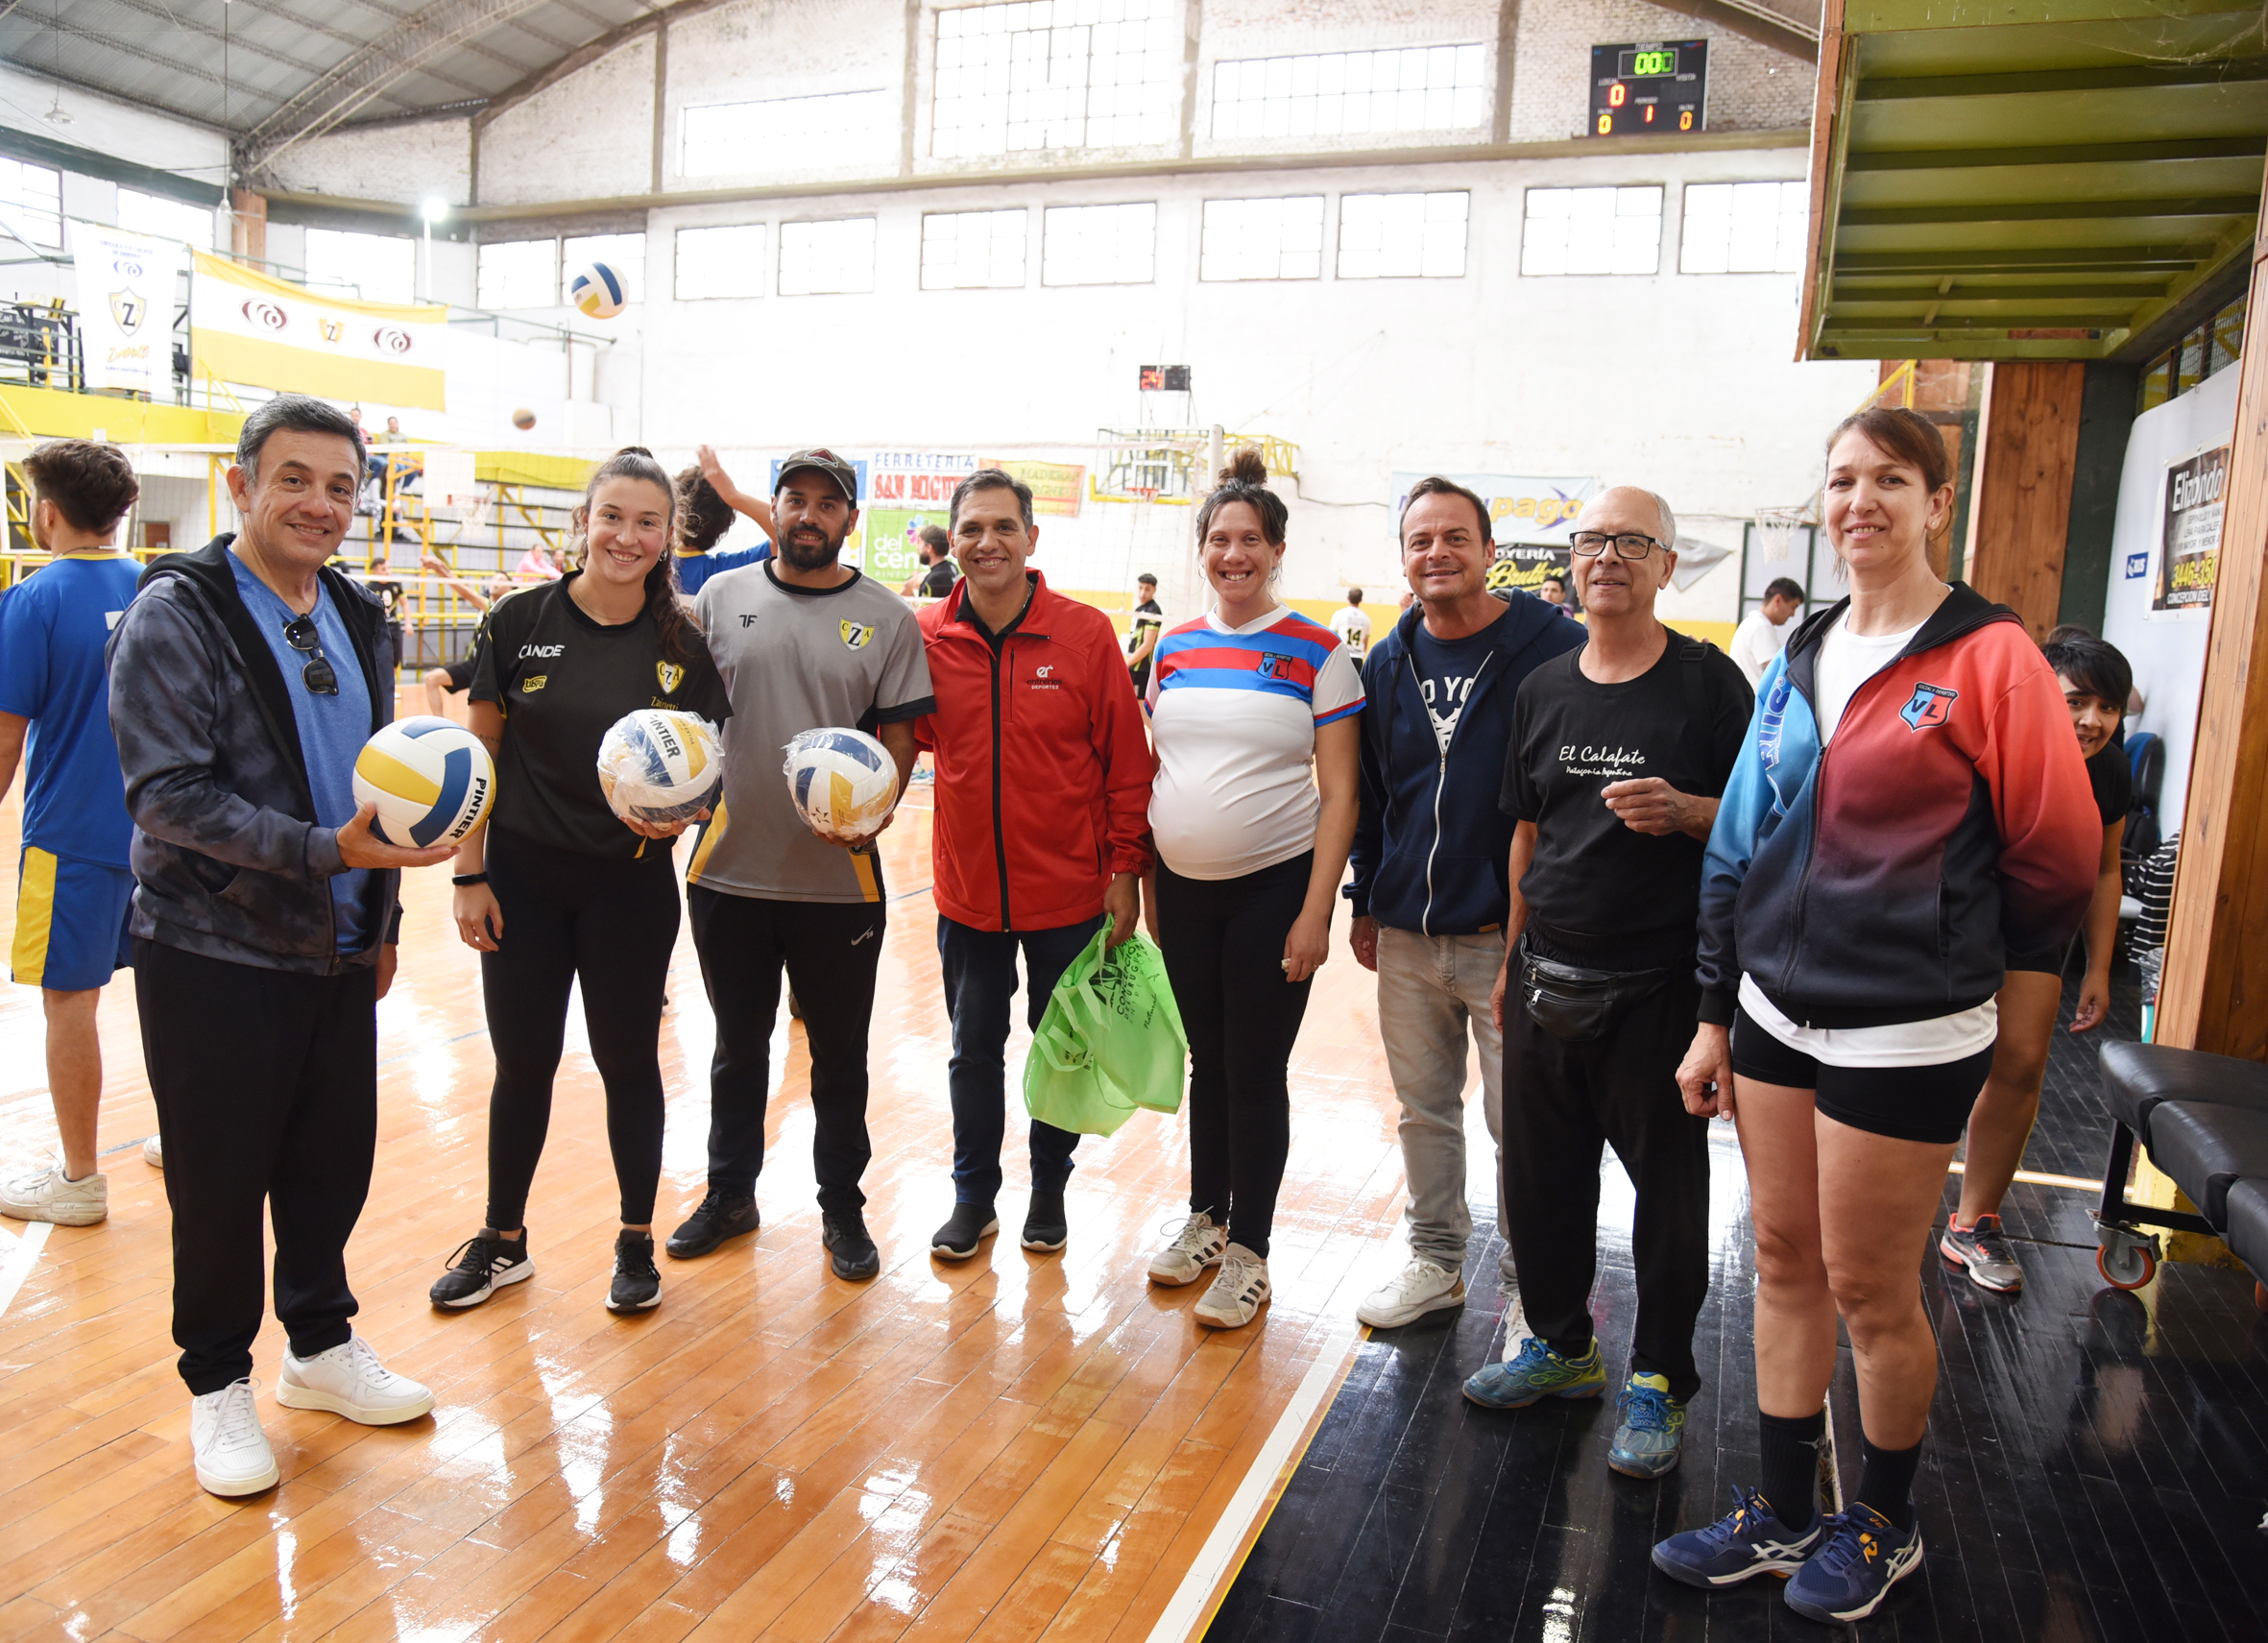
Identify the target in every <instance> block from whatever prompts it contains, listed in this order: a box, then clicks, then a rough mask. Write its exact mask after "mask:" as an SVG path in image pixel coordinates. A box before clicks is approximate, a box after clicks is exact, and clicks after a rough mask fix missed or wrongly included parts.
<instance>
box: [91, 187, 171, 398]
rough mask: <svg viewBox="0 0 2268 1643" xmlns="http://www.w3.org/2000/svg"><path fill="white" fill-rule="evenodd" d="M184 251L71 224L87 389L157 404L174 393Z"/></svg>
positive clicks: (143, 236)
mask: <svg viewBox="0 0 2268 1643" xmlns="http://www.w3.org/2000/svg"><path fill="white" fill-rule="evenodd" d="M182 249H183V248H182V246H181V243H180V242H179V241H178V240H161V239H152V238H151V237H150V236H149V235H147V234H129V233H121V232H120V231H119V230H116V229H108V228H105V227H103V226H102V225H101V224H100V223H83V222H80V221H79V220H78V219H77V218H73V219H72V221H71V260H72V262H73V263H74V264H75V265H76V267H77V270H78V275H79V336H80V344H81V347H82V348H83V349H84V353H85V366H86V385H87V387H89V388H94V389H104V388H126V389H131V390H133V392H135V393H137V394H146V395H148V396H150V397H151V398H152V399H157V397H158V391H159V390H160V389H166V390H170V389H171V388H172V386H173V297H174V283H175V279H176V278H177V277H178V276H179V275H180V273H181V252H182ZM166 397H167V398H171V395H170V393H169V394H167V396H166Z"/></svg>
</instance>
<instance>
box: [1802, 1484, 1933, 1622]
mask: <svg viewBox="0 0 2268 1643" xmlns="http://www.w3.org/2000/svg"><path fill="white" fill-rule="evenodd" d="M1920 1566H1921V1525H1920V1524H1918V1523H1917V1524H1915V1526H1914V1527H1913V1528H1911V1529H1900V1528H1899V1527H1898V1526H1897V1525H1896V1524H1894V1523H1893V1522H1891V1521H1890V1519H1889V1518H1887V1517H1884V1516H1883V1515H1882V1514H1881V1513H1880V1512H1878V1511H1876V1510H1874V1509H1873V1508H1872V1507H1870V1506H1868V1505H1866V1504H1865V1503H1864V1502H1861V1501H1853V1502H1852V1503H1851V1507H1850V1510H1848V1511H1846V1512H1840V1513H1838V1514H1837V1515H1835V1516H1833V1517H1830V1518H1828V1519H1827V1542H1826V1544H1825V1545H1824V1546H1822V1547H1821V1548H1820V1550H1819V1552H1818V1553H1817V1554H1816V1555H1815V1556H1814V1557H1813V1558H1811V1560H1810V1561H1809V1562H1807V1563H1805V1564H1804V1565H1803V1567H1802V1568H1800V1569H1798V1570H1797V1571H1796V1578H1795V1579H1794V1580H1792V1581H1790V1582H1789V1583H1788V1607H1790V1608H1792V1609H1794V1610H1795V1611H1796V1612H1797V1613H1798V1614H1800V1615H1802V1616H1803V1617H1804V1618H1805V1619H1806V1620H1823V1621H1825V1622H1827V1623H1828V1624H1829V1625H1833V1624H1834V1623H1836V1622H1837V1621H1843V1620H1864V1619H1866V1617H1867V1616H1868V1615H1870V1614H1872V1613H1873V1612H1874V1610H1875V1609H1876V1608H1877V1607H1880V1606H1881V1603H1882V1600H1883V1599H1884V1598H1886V1597H1888V1596H1889V1595H1890V1588H1891V1587H1892V1586H1893V1585H1894V1584H1896V1583H1898V1582H1899V1581H1902V1580H1904V1579H1905V1578H1906V1577H1907V1576H1908V1575H1910V1574H1912V1573H1913V1572H1914V1571H1915V1570H1916V1569H1918V1568H1919V1567H1920Z"/></svg>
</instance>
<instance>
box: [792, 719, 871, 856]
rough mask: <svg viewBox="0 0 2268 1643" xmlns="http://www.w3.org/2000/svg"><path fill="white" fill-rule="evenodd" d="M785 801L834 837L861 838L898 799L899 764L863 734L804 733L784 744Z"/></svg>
mask: <svg viewBox="0 0 2268 1643" xmlns="http://www.w3.org/2000/svg"><path fill="white" fill-rule="evenodd" d="M784 768H785V771H786V775H787V793H788V797H790V798H791V799H793V800H794V801H795V808H796V809H799V810H801V811H802V812H803V814H804V819H805V820H806V821H808V823H809V824H810V825H811V826H812V827H814V828H816V829H817V830H818V831H819V832H821V833H824V834H832V836H834V837H836V838H863V837H865V836H866V834H870V833H872V832H873V831H874V830H875V829H876V828H878V827H880V826H881V824H882V818H883V817H884V816H886V815H888V814H889V813H890V807H891V805H893V804H894V803H896V802H897V798H898V761H896V760H895V759H892V758H891V757H890V750H889V749H888V748H886V747H884V746H883V745H882V744H881V742H879V741H877V740H876V739H875V738H874V737H871V736H868V735H867V734H866V733H865V732H864V731H862V730H807V731H805V732H804V733H803V734H802V735H801V736H799V737H796V738H795V739H794V740H792V741H790V742H789V743H788V744H787V762H786V765H785V766H784Z"/></svg>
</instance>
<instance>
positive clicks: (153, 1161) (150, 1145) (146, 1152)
mask: <svg viewBox="0 0 2268 1643" xmlns="http://www.w3.org/2000/svg"><path fill="white" fill-rule="evenodd" d="M142 1162H143V1163H145V1164H147V1165H149V1166H150V1168H151V1169H153V1170H162V1169H164V1168H165V1137H164V1136H162V1135H153V1136H151V1137H150V1139H149V1140H147V1141H145V1142H143V1143H142Z"/></svg>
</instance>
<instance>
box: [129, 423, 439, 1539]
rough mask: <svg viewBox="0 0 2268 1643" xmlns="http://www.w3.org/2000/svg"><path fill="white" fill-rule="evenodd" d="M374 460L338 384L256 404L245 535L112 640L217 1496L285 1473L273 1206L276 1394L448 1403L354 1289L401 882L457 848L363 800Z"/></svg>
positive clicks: (157, 1055) (178, 1283) (177, 1238)
mask: <svg viewBox="0 0 2268 1643" xmlns="http://www.w3.org/2000/svg"><path fill="white" fill-rule="evenodd" d="M365 454H366V453H365V448H364V446H363V443H362V436H361V433H360V431H359V430H358V429H357V428H356V426H355V424H354V423H352V422H351V421H350V419H349V418H348V417H347V416H346V415H345V414H344V413H342V412H340V411H339V410H338V409H336V408H335V407H334V406H331V405H328V404H326V403H325V402H323V401H322V400H320V399H307V398H304V397H303V396H301V395H297V394H283V395H278V396H277V398H275V399H270V400H268V401H266V402H265V403H264V404H261V405H260V406H258V407H256V408H255V409H254V410H253V413H252V415H251V416H249V417H247V418H246V419H245V423H244V429H243V432H242V433H241V434H240V435H239V436H238V439H237V442H236V465H235V466H234V467H233V468H231V469H229V495H230V497H231V498H232V499H233V500H234V501H235V503H236V507H237V510H238V513H239V514H240V516H241V517H242V519H243V528H242V529H241V530H240V531H238V532H236V533H235V534H234V535H232V536H229V535H224V536H219V537H215V538H214V539H213V540H212V542H210V543H209V544H206V545H205V547H203V548H201V549H199V550H198V551H196V552H194V553H177V554H170V555H168V556H166V557H165V558H163V559H160V560H157V561H156V562H155V563H154V564H152V565H151V567H150V568H149V569H148V570H147V571H145V572H144V573H143V575H142V579H141V588H140V592H138V593H137V594H136V595H135V597H134V599H133V603H132V604H130V605H129V606H127V608H126V613H125V615H124V616H123V617H121V618H120V620H119V622H118V626H117V628H116V630H115V631H114V632H113V633H112V635H111V638H110V646H109V666H110V728H111V731H112V733H113V734H114V735H115V736H116V737H117V740H118V759H119V764H120V767H121V769H122V771H123V773H124V775H125V778H126V808H127V809H128V811H129V812H130V813H131V814H132V815H133V822H134V836H133V850H132V861H133V875H134V881H135V887H134V895H133V923H132V933H133V962H134V971H135V981H134V1001H135V1003H136V1005H137V1006H138V1008H139V1011H140V1014H141V1023H142V1051H143V1060H144V1063H145V1064H146V1066H147V1068H148V1070H149V1076H150V1093H151V1095H152V1097H153V1098H155V1099H156V1101H157V1123H158V1128H159V1131H160V1133H161V1134H162V1135H163V1136H164V1139H165V1196H166V1197H167V1199H168V1200H169V1201H170V1202H171V1204H172V1206H173V1218H174V1230H173V1246H174V1264H173V1336H174V1341H175V1342H176V1343H177V1344H178V1345H179V1346H180V1347H181V1362H180V1369H181V1379H182V1380H183V1381H184V1382H186V1383H187V1384H188V1388H189V1393H190V1398H191V1402H190V1406H189V1442H190V1447H191V1450H192V1452H193V1454H194V1455H195V1458H196V1468H197V1481H198V1482H199V1483H200V1484H202V1485H203V1486H205V1488H207V1489H209V1490H211V1491H212V1492H213V1493H215V1494H219V1495H247V1494H256V1493H258V1492H260V1491H261V1490H263V1489H267V1488H271V1487H273V1486H275V1484H276V1483H277V1465H276V1458H275V1455H274V1453H273V1451H271V1450H270V1448H269V1446H268V1440H267V1438H266V1437H265V1436H264V1435H263V1434H262V1433H261V1430H260V1422H259V1415H258V1413H257V1411H256V1409H255V1407H254V1405H253V1382H252V1380H251V1374H252V1367H253V1356H252V1347H253V1339H254V1338H255V1337H256V1336H257V1335H258V1334H259V1330H260V1313H261V1299H262V1297H261V1292H262V1290H263V1289H264V1288H265V1287H266V1286H265V1283H264V1281H263V1280H264V1276H265V1271H264V1268H265V1260H266V1251H265V1248H264V1244H263V1239H262V1229H261V1224H260V1223H261V1219H262V1215H263V1212H265V1213H266V1215H267V1216H268V1217H269V1218H270V1219H271V1220H272V1221H273V1223H274V1226H275V1231H276V1313H277V1319H278V1320H279V1321H280V1322H281V1323H282V1324H283V1326H284V1329H285V1331H286V1332H287V1334H288V1336H289V1340H290V1345H289V1347H288V1349H287V1350H286V1351H285V1353H284V1357H283V1365H282V1369H281V1372H280V1373H279V1374H278V1375H277V1381H276V1399H277V1402H278V1403H282V1404H286V1405H289V1406H291V1407H292V1408H295V1409H320V1410H327V1411H329V1412H330V1413H334V1414H341V1415H344V1416H346V1417H347V1418H348V1419H350V1420H354V1421H359V1422H361V1423H362V1424H364V1425H366V1426H388V1425H394V1424H396V1423H398V1422H401V1421H406V1420H415V1419H417V1418H418V1417H419V1416H420V1415H422V1414H424V1413H426V1412H427V1411H429V1410H431V1409H432V1407H433V1394H432V1393H431V1392H430V1391H428V1390H426V1389H425V1388H423V1387H422V1386H420V1385H419V1384H418V1383H417V1382H415V1381H412V1380H409V1379H408V1378H406V1377H404V1376H401V1375H397V1374H395V1373H393V1372H392V1371H391V1370H389V1369H388V1368H386V1366H385V1365H383V1364H381V1363H380V1362H379V1361H378V1357H377V1354H376V1353H375V1352H374V1351H373V1350H372V1349H371V1347H370V1345H369V1343H368V1342H367V1341H364V1340H363V1339H362V1338H361V1337H360V1336H358V1335H356V1334H355V1333H354V1329H353V1325H352V1323H351V1321H350V1320H351V1319H352V1318H353V1317H354V1315H355V1312H356V1310H357V1306H356V1302H355V1299H354V1293H353V1291H352V1290H351V1289H350V1287H349V1286H348V1283H347V1262H346V1251H347V1239H348V1237H349V1235H350V1233H352V1231H353V1230H354V1222H355V1220H357V1219H358V1218H359V1217H360V1215H361V1213H362V1203H363V1198H364V1197H365V1196H366V1195H367V1194H368V1192H369V1190H370V1178H371V1162H372V1155H373V1152H374V1148H375V1146H376V1141H377V1014H376V1010H377V1001H378V1000H379V999H381V998H383V997H384V996H385V994H386V989H387V987H388V985H389V984H390V983H391V982H392V980H393V978H394V958H395V943H396V942H397V940H398V930H399V924H400V918H401V910H400V907H399V906H398V903H397V900H396V897H395V887H396V881H397V880H398V877H399V869H401V868H404V867H420V866H425V865H428V864H430V863H433V862H437V861H441V860H445V859H446V858H448V857H449V856H451V855H454V854H455V851H454V849H453V847H450V846H446V845H445V846H439V847H436V848H434V849H430V850H411V849H404V848H401V847H399V846H397V845H393V844H388V843H386V842H385V841H384V840H383V839H382V838H379V837H377V836H376V835H374V834H373V833H372V831H371V821H372V818H373V815H374V810H373V809H372V808H371V807H369V806H358V805H357V804H356V803H355V799H354V790H353V774H354V761H355V756H356V754H357V753H359V752H360V750H361V748H362V744H363V742H364V741H365V740H367V739H368V738H369V737H370V736H371V735H372V733H373V732H374V731H376V730H377V729H378V727H379V726H381V725H384V724H386V723H388V722H389V721H390V720H392V718H393V717H394V650H393V645H392V643H391V642H390V640H389V639H388V636H387V632H386V619H385V613H384V611H383V610H382V609H381V608H380V607H379V605H378V602H377V600H376V598H375V597H374V595H373V594H371V593H370V592H366V591H365V590H364V589H362V588H361V587H360V586H358V585H357V584H356V583H355V582H354V581H353V580H351V579H350V577H348V576H347V575H346V574H345V573H344V572H342V571H340V570H338V569H336V568H333V567H331V566H330V565H329V564H328V563H327V561H328V560H329V558H330V556H331V555H332V554H333V553H334V552H336V551H337V550H338V546H339V544H340V541H341V540H342V539H343V538H344V537H345V535H346V531H347V525H348V522H349V520H350V519H352V517H353V513H354V497H355V493H356V491H357V489H358V487H359V485H360V482H361V474H362V464H363V460H364V456H365Z"/></svg>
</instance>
